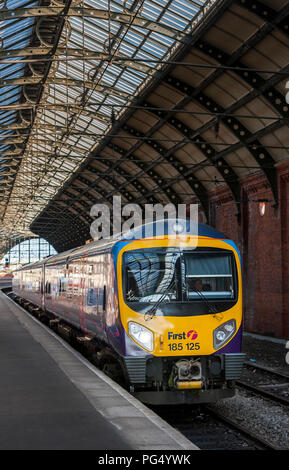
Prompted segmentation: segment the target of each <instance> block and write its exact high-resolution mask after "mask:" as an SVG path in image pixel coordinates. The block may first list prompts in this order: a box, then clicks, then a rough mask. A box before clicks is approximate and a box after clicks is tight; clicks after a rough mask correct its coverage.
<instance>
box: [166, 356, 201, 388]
mask: <svg viewBox="0 0 289 470" xmlns="http://www.w3.org/2000/svg"><path fill="white" fill-rule="evenodd" d="M172 374H173V384H174V388H176V389H177V390H189V389H193V390H200V389H201V388H202V386H203V381H202V366H201V362H200V361H199V360H196V359H180V360H179V361H177V362H176V363H175V364H174V366H173V370H172Z"/></svg>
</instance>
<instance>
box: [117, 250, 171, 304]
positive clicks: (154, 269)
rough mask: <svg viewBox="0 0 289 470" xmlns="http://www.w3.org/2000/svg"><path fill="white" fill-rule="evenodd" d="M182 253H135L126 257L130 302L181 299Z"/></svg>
mask: <svg viewBox="0 0 289 470" xmlns="http://www.w3.org/2000/svg"><path fill="white" fill-rule="evenodd" d="M179 259H180V254H179V253H172V252H163V253H156V252H152V253H149V252H140V253H138V252H131V253H127V254H126V255H125V271H126V273H125V274H126V276H125V277H126V292H125V296H126V301H127V302H136V301H138V302H157V301H161V302H166V301H168V300H169V301H170V300H179V299H178V297H179V292H178V276H177V273H176V271H177V269H178V260H179Z"/></svg>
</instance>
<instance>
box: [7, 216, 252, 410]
mask: <svg viewBox="0 0 289 470" xmlns="http://www.w3.org/2000/svg"><path fill="white" fill-rule="evenodd" d="M159 223H162V226H163V234H162V236H160V235H159V232H158V224H159ZM148 225H151V226H150V227H149V230H147V229H148ZM12 291H13V296H14V298H15V299H16V300H18V301H20V303H21V302H25V303H26V304H28V305H30V306H31V307H32V308H34V309H37V310H38V311H39V312H41V314H42V315H44V316H45V317H46V318H48V319H49V322H50V323H51V324H53V325H54V326H55V325H59V326H60V325H62V327H63V328H66V329H67V331H70V334H73V335H74V337H75V338H76V339H77V340H78V341H79V342H81V341H82V343H83V344H89V347H90V348H91V349H92V350H93V351H94V352H95V354H94V357H95V358H97V359H96V360H97V363H98V365H99V367H100V368H101V369H102V370H104V372H105V373H107V374H108V375H110V376H112V377H113V376H115V377H117V380H118V381H119V382H120V383H122V384H123V385H124V386H126V387H127V388H128V389H129V390H130V392H131V393H132V394H133V395H134V396H136V397H137V398H138V399H140V400H141V401H143V402H144V403H147V404H151V405H162V404H164V405H170V404H194V403H210V402H215V401H218V400H220V399H223V398H229V397H232V396H233V395H234V393H235V388H236V385H235V384H236V381H237V380H238V379H239V378H240V376H241V373H242V368H243V363H244V360H245V354H244V353H242V266H241V257H240V252H239V250H238V248H237V246H236V244H235V243H234V242H233V241H232V240H230V239H229V238H227V237H226V236H225V235H224V234H222V233H220V232H218V231H217V230H215V229H213V228H212V227H210V226H208V225H204V224H200V223H199V224H193V226H192V224H191V223H190V221H188V220H183V219H181V220H178V219H177V220H165V221H163V222H161V221H157V222H152V223H151V224H144V225H141V226H139V227H137V228H135V229H134V230H132V231H131V232H130V234H129V235H128V234H125V235H120V236H118V237H115V238H114V239H110V240H106V241H105V240H98V241H93V242H91V243H89V244H86V245H84V246H82V247H79V248H75V249H72V250H70V251H66V252H64V253H60V254H57V255H53V256H51V257H49V258H47V259H44V260H42V261H39V262H36V263H33V264H30V265H26V266H23V267H22V268H20V269H18V270H16V271H14V273H13V282H12ZM71 332H73V333H71Z"/></svg>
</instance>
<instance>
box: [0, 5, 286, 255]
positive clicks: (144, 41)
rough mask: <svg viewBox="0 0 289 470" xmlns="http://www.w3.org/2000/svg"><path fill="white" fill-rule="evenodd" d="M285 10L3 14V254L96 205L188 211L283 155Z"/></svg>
mask: <svg viewBox="0 0 289 470" xmlns="http://www.w3.org/2000/svg"><path fill="white" fill-rule="evenodd" d="M288 14H289V1H288V0H274V1H273V0H263V2H259V1H257V2H253V3H252V2H251V1H249V0H206V1H205V0H196V1H192V0H154V1H150V0H149V1H147V0H146V1H143V0H141V1H139V0H137V1H136V0H135V1H133V0H127V1H117V0H116V1H113V0H111V1H102V0H98V1H97V0H95V1H93V0H81V1H78V0H66V1H64V2H61V1H58V0H57V1H56V0H51V1H48V0H44V1H42V0H40V1H36V2H35V1H25V0H23V1H21V0H0V31H1V36H0V38H1V39H0V87H1V96H0V128H1V129H0V215H1V222H2V223H1V237H2V238H1V240H0V251H1V252H2V253H4V252H5V251H6V250H7V240H10V242H9V243H10V247H11V245H12V244H13V243H12V242H11V240H15V243H17V242H18V241H19V239H21V237H23V238H25V237H29V236H32V233H33V234H38V235H39V236H42V237H44V238H46V239H47V240H48V241H49V242H50V243H52V244H53V246H54V247H55V248H56V249H57V251H61V250H64V249H67V248H70V247H73V246H76V245H78V244H81V243H83V242H84V241H85V239H87V238H88V237H89V227H90V224H91V222H92V218H91V217H90V214H89V211H90V208H91V206H92V205H93V204H94V203H96V202H107V201H109V202H111V200H112V196H113V195H121V196H122V197H123V200H124V201H123V202H135V201H136V202H139V203H146V202H154V203H156V202H161V203H167V202H174V203H180V202H190V201H192V200H193V199H194V198H195V199H196V200H197V201H199V203H200V206H201V207H202V209H203V211H204V213H205V214H207V213H208V194H209V192H210V191H212V190H214V189H216V188H218V187H220V186H222V185H227V186H228V187H229V188H230V191H231V194H232V196H233V199H234V200H235V202H236V204H237V206H238V204H240V180H241V179H242V178H243V177H245V176H247V175H248V174H250V173H252V172H256V171H260V170H261V171H263V173H264V175H265V177H266V179H267V181H268V185H269V186H270V187H271V189H272V200H273V202H274V203H275V204H278V191H277V176H276V164H278V163H280V162H282V161H284V160H285V159H286V158H287V155H288V144H289V142H288V140H289V133H288V128H287V121H286V119H287V118H288V106H287V104H286V103H285V98H284V82H285V79H286V78H287V76H286V75H285V74H286V72H287V69H288V56H289V42H288V37H289V36H288V34H289V32H288V25H287V28H286V24H287V23H286V22H287V19H288Z"/></svg>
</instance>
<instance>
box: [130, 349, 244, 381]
mask: <svg viewBox="0 0 289 470" xmlns="http://www.w3.org/2000/svg"><path fill="white" fill-rule="evenodd" d="M245 357H246V354H244V353H232V354H219V355H218V354H217V355H212V356H201V357H200V358H199V361H200V363H201V376H202V381H203V384H204V387H202V388H208V387H207V386H205V384H206V383H207V384H208V383H209V382H210V381H211V383H214V382H218V381H221V382H226V381H236V380H239V379H240V377H241V374H242V369H243V364H244V361H245ZM184 359H192V357H190V358H188V357H184ZM123 360H124V365H125V369H126V371H127V376H128V379H129V382H130V383H131V384H132V385H145V384H150V383H155V384H159V385H160V386H163V385H164V386H166V383H167V381H168V377H169V376H170V373H171V368H172V367H173V364H174V363H176V361H179V360H180V358H179V357H177V358H172V357H164V358H163V357H151V356H149V357H134V356H126V357H124V358H123ZM171 388H172V387H171ZM176 388H177V387H176ZM188 388H189V387H188ZM191 388H192V389H194V388H196V387H191Z"/></svg>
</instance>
